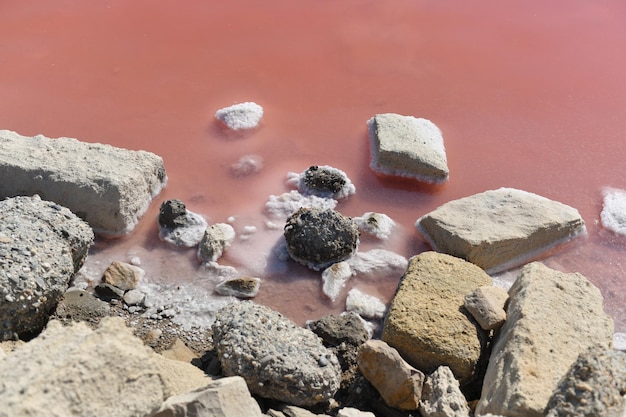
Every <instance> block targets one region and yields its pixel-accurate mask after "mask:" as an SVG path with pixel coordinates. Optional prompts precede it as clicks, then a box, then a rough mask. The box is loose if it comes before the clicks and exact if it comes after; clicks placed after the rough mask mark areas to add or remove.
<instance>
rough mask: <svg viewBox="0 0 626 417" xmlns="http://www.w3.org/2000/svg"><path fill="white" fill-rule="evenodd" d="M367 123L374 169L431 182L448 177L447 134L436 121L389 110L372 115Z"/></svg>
mask: <svg viewBox="0 0 626 417" xmlns="http://www.w3.org/2000/svg"><path fill="white" fill-rule="evenodd" d="M367 125H368V128H369V129H368V133H369V138H370V145H371V155H372V159H371V163H370V167H371V168H372V170H374V171H376V172H380V173H383V174H388V175H397V176H401V177H409V178H415V179H417V180H420V181H424V182H428V183H441V182H445V181H447V180H448V177H449V175H450V172H449V170H448V161H447V158H446V150H445V147H444V144H443V136H442V135H441V131H440V130H439V128H438V127H437V126H436V125H435V124H434V123H433V122H431V121H430V120H426V119H421V118H416V117H413V116H402V115H399V114H393V113H386V114H377V115H376V116H374V117H372V118H371V119H370V120H369V121H368V122H367Z"/></svg>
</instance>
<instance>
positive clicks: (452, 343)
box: [381, 252, 491, 386]
mask: <svg viewBox="0 0 626 417" xmlns="http://www.w3.org/2000/svg"><path fill="white" fill-rule="evenodd" d="M483 285H491V278H490V277H489V275H487V274H486V273H485V272H484V271H483V270H482V269H480V268H478V267H477V266H476V265H474V264H471V263H469V262H466V261H464V260H462V259H459V258H455V257H453V256H450V255H446V254H442V253H437V252H424V253H421V254H419V255H417V256H414V257H412V258H411V259H410V260H409V266H408V268H407V271H406V273H405V274H404V276H403V277H402V280H401V281H400V284H399V286H398V290H397V292H396V295H395V296H394V298H393V300H392V302H391V306H390V307H389V311H388V312H387V317H386V318H385V325H384V328H383V335H382V338H381V339H382V340H384V341H385V342H387V343H388V344H389V345H390V346H393V347H394V348H396V349H397V350H398V351H399V352H400V354H401V355H402V357H403V358H405V359H406V360H407V362H409V363H410V364H411V365H413V366H415V367H416V368H417V369H419V370H421V371H423V372H426V373H430V372H433V371H434V370H435V369H437V368H438V367H439V366H441V365H447V366H449V367H450V369H452V372H453V373H454V375H455V376H456V377H457V378H458V379H459V380H460V382H461V385H462V386H463V385H466V384H469V383H470V382H472V380H473V379H475V378H476V377H477V374H478V371H479V369H480V367H481V366H482V365H483V362H484V360H485V359H486V358H485V353H486V347H487V341H488V333H487V332H486V331H484V330H482V329H481V328H480V326H479V325H478V323H477V322H476V321H475V320H474V319H473V317H472V316H471V315H470V314H469V313H468V312H467V311H466V310H465V308H464V307H463V303H464V298H465V294H467V293H468V292H470V291H473V290H474V289H476V288H478V287H480V286H483Z"/></svg>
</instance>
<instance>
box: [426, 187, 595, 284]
mask: <svg viewBox="0 0 626 417" xmlns="http://www.w3.org/2000/svg"><path fill="white" fill-rule="evenodd" d="M415 226H416V228H417V230H418V231H419V232H420V234H422V236H424V238H425V239H426V240H427V241H428V243H429V244H430V245H431V247H432V248H433V249H434V250H436V251H438V252H444V253H447V254H449V255H453V256H457V257H459V258H463V259H465V260H467V261H470V262H472V263H474V264H476V265H478V266H480V267H481V268H483V269H484V270H486V271H487V273H490V274H491V273H495V272H500V271H504V270H506V269H509V268H512V267H515V266H518V265H522V264H524V263H525V262H527V261H528V260H530V259H532V258H535V257H538V256H540V255H541V254H542V253H544V252H545V251H547V250H548V249H550V248H552V247H554V246H555V245H557V244H559V243H562V242H564V241H566V240H568V239H571V238H572V237H574V236H577V235H580V234H581V233H584V232H585V223H584V221H583V219H582V217H581V216H580V214H579V213H578V211H577V210H576V209H574V208H572V207H569V206H567V205H565V204H562V203H559V202H557V201H552V200H549V199H547V198H545V197H542V196H539V195H537V194H533V193H529V192H526V191H521V190H517V189H514V188H499V189H497V190H489V191H485V192H483V193H479V194H474V195H472V196H469V197H464V198H461V199H458V200H454V201H450V202H448V203H446V204H444V205H442V206H440V207H439V208H437V209H435V210H433V211H432V212H430V213H428V214H426V215H424V216H422V217H421V218H419V219H418V220H417V222H416V224H415Z"/></svg>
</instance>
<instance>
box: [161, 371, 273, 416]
mask: <svg viewBox="0 0 626 417" xmlns="http://www.w3.org/2000/svg"><path fill="white" fill-rule="evenodd" d="M262 416H263V413H261V408H260V407H259V404H258V403H257V402H256V400H255V399H254V398H252V396H251V395H250V391H248V386H247V385H246V382H245V381H244V380H243V378H241V377H239V376H232V377H226V378H221V379H217V380H215V381H213V382H211V383H210V384H209V385H207V386H206V387H203V388H198V389H197V390H194V391H190V392H185V393H183V394H179V395H175V396H172V397H170V398H168V399H167V400H166V401H165V403H163V405H162V406H161V408H160V410H159V411H158V412H157V413H156V414H155V415H154V416H153V417H262Z"/></svg>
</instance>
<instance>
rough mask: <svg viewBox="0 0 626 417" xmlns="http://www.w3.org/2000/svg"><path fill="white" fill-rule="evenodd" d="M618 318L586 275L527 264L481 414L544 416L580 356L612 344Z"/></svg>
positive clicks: (514, 290) (513, 291) (496, 350)
mask: <svg viewBox="0 0 626 417" xmlns="http://www.w3.org/2000/svg"><path fill="white" fill-rule="evenodd" d="M612 341H613V320H612V319H611V318H610V317H609V316H607V315H606V314H605V313H604V310H603V298H602V295H601V294H600V291H599V290H598V288H596V287H595V286H594V285H593V284H592V283H591V282H589V280H587V278H585V277H584V276H583V275H581V274H579V273H564V272H560V271H556V270H553V269H550V268H548V267H546V266H545V265H543V264H542V263H540V262H533V263H530V264H528V265H526V266H525V267H524V268H523V269H522V271H521V272H520V274H519V276H518V277H517V279H516V280H515V283H514V284H513V286H512V287H511V288H510V290H509V302H508V308H507V320H506V322H505V323H504V326H502V328H501V329H500V333H499V335H498V336H497V338H496V340H495V343H494V346H493V349H492V353H491V357H490V359H489V366H488V367H487V372H486V374H485V379H484V383H483V389H482V395H481V398H480V401H479V403H478V405H477V407H476V413H477V414H478V415H481V414H486V413H492V414H502V415H505V416H510V417H517V416H520V417H521V416H527V417H539V416H543V412H544V409H545V408H546V405H547V403H548V400H549V399H550V395H551V394H552V392H554V390H555V388H556V387H557V385H558V383H559V380H560V379H561V377H562V376H563V375H565V373H566V372H567V370H568V369H569V367H570V365H571V364H572V363H573V362H574V361H575V360H576V358H577V357H578V355H579V354H581V353H583V352H585V351H587V349H588V348H589V347H591V346H593V345H594V344H599V345H601V346H603V347H605V348H610V347H611V346H612Z"/></svg>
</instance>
